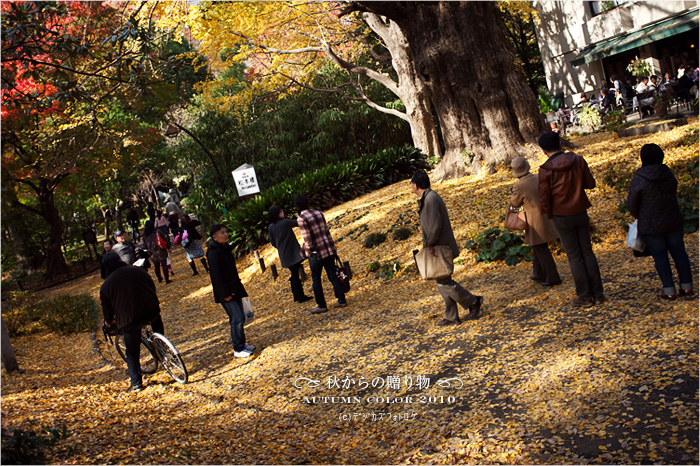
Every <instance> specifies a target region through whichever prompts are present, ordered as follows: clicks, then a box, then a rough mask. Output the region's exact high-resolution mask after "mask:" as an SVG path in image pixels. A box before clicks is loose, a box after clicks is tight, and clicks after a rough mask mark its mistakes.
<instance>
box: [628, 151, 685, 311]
mask: <svg viewBox="0 0 700 466" xmlns="http://www.w3.org/2000/svg"><path fill="white" fill-rule="evenodd" d="M640 158H641V160H642V167H641V168H640V169H638V170H637V172H636V173H635V175H634V178H632V182H631V183H630V190H629V193H628V195H627V207H628V208H629V211H630V214H632V216H633V217H634V218H636V219H637V231H638V232H639V235H640V236H641V238H642V240H644V243H645V244H646V245H647V248H648V249H649V252H650V253H651V256H652V257H653V258H654V265H655V266H656V271H657V272H658V274H659V278H661V283H662V286H663V288H662V290H661V294H660V295H659V297H660V298H661V299H667V300H673V299H676V297H677V296H678V295H677V294H676V287H675V285H674V283H673V272H672V271H671V263H670V261H669V260H668V254H669V253H670V254H671V257H672V258H673V262H675V264H676V270H677V271H678V279H679V282H680V286H681V289H680V295H681V296H692V295H693V274H692V271H691V268H690V259H689V258H688V253H687V252H686V250H685V244H684V243H683V224H684V223H685V220H684V219H683V214H682V213H681V209H680V207H679V206H678V198H677V193H676V191H677V188H678V181H676V177H675V176H673V172H671V169H670V168H668V166H666V165H665V164H664V163H663V161H664V152H663V150H662V149H661V147H659V146H658V145H656V144H645V145H644V146H642V150H641V152H640Z"/></svg>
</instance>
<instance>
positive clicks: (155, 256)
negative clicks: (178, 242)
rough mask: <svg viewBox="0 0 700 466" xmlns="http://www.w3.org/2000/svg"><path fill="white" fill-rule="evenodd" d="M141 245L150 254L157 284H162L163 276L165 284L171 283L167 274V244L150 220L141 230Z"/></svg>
mask: <svg viewBox="0 0 700 466" xmlns="http://www.w3.org/2000/svg"><path fill="white" fill-rule="evenodd" d="M143 243H144V245H145V246H146V249H148V251H149V252H150V253H151V260H152V261H153V265H154V267H153V268H154V271H155V273H156V278H158V283H163V276H165V283H166V284H168V283H170V282H172V280H170V276H169V274H168V265H167V260H168V242H167V241H166V240H165V238H163V235H162V234H161V232H160V230H157V229H156V228H155V227H154V225H153V221H152V220H147V221H146V224H145V226H144V229H143ZM161 269H163V276H161V273H160V271H161Z"/></svg>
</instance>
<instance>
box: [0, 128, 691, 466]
mask: <svg viewBox="0 0 700 466" xmlns="http://www.w3.org/2000/svg"><path fill="white" fill-rule="evenodd" d="M697 139H698V119H697V117H695V118H691V119H690V124H689V125H687V126H683V127H679V128H676V129H674V130H672V131H668V132H664V133H657V134H652V135H648V136H640V137H630V138H618V137H616V136H614V135H611V134H609V133H596V134H593V135H587V136H576V137H572V138H571V141H572V142H573V143H574V144H575V145H576V146H577V148H576V149H575V151H576V152H578V153H580V154H581V155H584V156H585V157H586V159H587V161H588V163H589V165H590V166H591V169H592V171H593V173H594V176H595V177H596V179H597V181H598V186H597V187H596V188H595V189H594V190H592V191H591V193H590V198H591V201H592V203H593V207H592V208H591V209H590V210H589V215H590V217H591V219H592V223H593V225H594V232H593V236H594V241H595V242H594V250H595V252H596V255H597V257H598V261H599V263H600V268H601V272H602V276H603V281H604V286H605V290H606V296H607V297H608V300H607V301H606V302H605V303H604V304H601V305H597V306H595V307H592V308H588V309H582V308H577V307H574V306H572V305H571V304H570V302H571V300H572V298H574V292H573V283H572V280H571V275H570V273H569V268H568V264H567V262H566V257H565V255H564V254H557V255H555V259H556V262H557V265H558V267H559V270H560V273H561V274H562V277H563V280H564V283H563V284H562V285H561V286H558V287H554V288H549V289H545V288H543V287H542V286H540V285H539V284H537V283H534V282H532V281H531V280H529V279H528V277H529V276H530V272H531V264H530V263H529V262H525V263H520V264H518V265H516V266H512V267H509V266H506V265H504V264H503V263H502V262H498V263H490V264H484V263H476V262H475V261H474V254H473V253H472V252H471V251H468V250H463V251H462V254H461V255H460V258H459V260H458V261H457V263H456V272H455V276H454V278H455V279H456V280H457V281H458V282H460V283H462V284H463V285H465V287H467V288H468V289H469V290H471V291H472V292H474V293H475V294H479V295H483V296H484V307H483V311H484V315H483V317H481V318H480V319H478V320H475V321H468V322H464V323H462V324H461V325H460V326H457V327H449V328H443V327H438V326H436V325H435V324H436V322H437V321H438V320H439V319H440V318H441V317H442V312H443V308H442V306H443V305H442V299H441V298H440V296H439V295H438V293H437V290H436V288H435V284H434V283H432V282H425V281H421V280H420V278H419V277H418V276H417V274H416V271H415V268H414V266H413V265H412V263H413V259H412V255H411V250H412V249H414V248H417V247H418V246H419V245H420V233H419V231H418V222H417V215H416V198H415V197H414V196H413V195H412V194H411V193H410V189H409V186H408V181H404V182H400V183H397V184H395V185H392V186H388V187H386V188H383V189H381V190H378V191H375V192H373V193H371V194H368V195H365V196H362V197H360V198H357V199H355V200H353V201H351V202H348V203H345V204H342V205H339V206H336V207H334V208H333V209H330V210H329V211H327V212H326V217H327V219H328V221H329V224H330V225H331V232H332V234H333V235H334V237H335V238H336V241H337V246H338V250H339V254H340V256H341V259H342V260H345V261H349V262H350V265H351V267H352V271H353V273H354V277H353V280H352V290H351V291H350V293H349V294H348V302H349V306H348V307H347V308H345V309H339V310H330V311H329V312H328V313H326V314H322V315H311V314H309V312H308V310H309V309H310V308H312V307H313V301H310V302H309V303H305V304H297V303H293V302H292V299H291V294H290V292H289V290H288V284H289V283H288V281H287V277H288V272H287V271H286V270H284V269H281V272H280V278H278V279H277V280H273V279H272V277H271V273H270V266H271V265H272V264H277V267H278V268H279V260H278V259H277V255H276V252H275V251H274V249H272V248H271V247H270V246H269V245H266V246H265V247H262V248H261V249H260V253H261V256H262V257H263V258H264V261H265V264H266V265H267V270H266V271H265V272H261V270H260V267H259V264H258V262H257V261H256V260H254V258H253V257H252V256H246V257H243V258H241V259H240V260H239V261H238V269H239V272H240V274H241V277H242V279H243V281H244V284H245V286H246V288H247V290H248V293H249V294H250V296H251V300H252V302H253V305H254V307H255V312H256V316H257V318H256V320H255V321H254V322H253V323H251V324H249V325H248V326H247V328H246V333H247V337H248V340H249V342H250V343H252V344H255V345H256V346H257V349H256V351H255V353H254V355H253V357H251V358H248V359H236V358H234V357H233V348H232V347H231V343H230V337H229V332H228V322H227V319H226V318H225V314H224V311H223V309H222V308H221V306H220V305H218V304H216V303H214V302H213V299H212V294H211V284H210V281H209V278H208V276H207V275H206V274H203V273H202V274H200V275H199V276H196V277H193V276H191V271H190V269H189V267H188V266H187V263H186V260H185V258H184V253H183V251H182V249H176V250H175V252H174V268H175V271H176V275H175V277H174V279H175V281H174V283H172V284H170V285H157V287H158V293H159V296H160V299H161V303H162V310H163V320H164V322H165V327H166V334H167V335H168V337H169V338H170V339H171V340H172V341H173V342H174V343H175V345H176V346H177V347H178V348H179V349H180V351H181V353H182V356H183V359H184V361H185V362H186V364H187V366H188V368H189V372H190V380H189V383H188V384H186V385H179V384H177V383H175V382H173V381H172V380H171V379H170V378H169V376H168V375H167V374H166V373H165V372H163V371H159V372H158V373H156V374H155V375H153V376H146V377H145V384H146V388H145V390H144V391H143V392H141V393H138V394H133V393H127V392H126V391H125V390H126V388H127V386H128V378H127V375H126V369H125V366H124V365H123V363H121V362H120V361H119V360H118V359H116V353H115V351H114V349H113V348H111V347H110V346H109V345H108V344H106V343H105V342H104V340H103V339H102V336H101V334H99V333H98V334H97V335H96V336H95V335H92V336H91V335H90V333H82V334H75V335H70V336H60V335H57V334H45V333H44V334H33V335H27V336H23V337H17V338H14V339H13V345H14V347H15V350H16V352H17V356H18V359H19V363H20V366H21V367H22V368H23V369H24V373H22V374H17V373H13V374H7V373H6V372H4V371H3V373H2V426H3V428H10V427H16V426H20V427H29V426H31V425H32V424H31V423H34V424H33V425H47V426H60V425H65V426H66V429H67V435H66V437H64V438H62V439H61V440H59V441H58V442H57V443H56V444H55V445H54V446H51V447H49V449H48V450H47V452H46V455H47V460H48V462H50V463H61V464H110V463H132V464H166V463H175V464H184V463H191V464H227V463H228V464H261V463H262V464H285V463H291V464H311V463H336V464H341V463H342V464H348V463H349V464H395V463H409V464H412V463H423V464H425V463H428V464H442V463H446V464H450V463H452V464H454V463H465V464H484V463H486V464H533V463H545V464H589V463H602V464H652V463H659V464H698V299H697V295H696V297H694V298H693V299H687V300H678V301H675V302H666V301H661V300H659V299H658V298H657V292H658V291H659V289H660V282H659V279H658V276H657V274H656V271H655V269H654V266H653V260H652V259H651V258H649V257H646V258H635V257H633V255H632V253H631V250H630V249H628V248H627V247H626V245H625V236H626V230H625V225H626V223H627V221H630V219H629V216H628V214H626V213H623V212H620V211H619V210H618V206H619V205H620V204H621V203H623V202H624V199H625V194H626V193H624V192H621V191H622V190H620V189H619V183H620V181H619V180H617V179H616V176H615V174H616V173H619V172H621V171H622V169H623V168H625V167H627V168H628V169H629V170H633V168H634V167H636V166H638V154H639V149H640V148H641V146H642V145H643V144H645V143H647V142H656V143H658V144H660V145H661V146H662V147H663V148H664V149H665V151H666V154H667V158H666V162H667V163H669V164H671V163H681V164H686V165H687V164H690V163H692V162H697V159H698V142H697ZM543 161H544V157H543V156H541V155H539V154H538V153H537V152H536V151H534V149H533V154H532V158H531V164H532V166H533V167H532V168H533V172H535V173H536V172H537V167H538V166H539V165H540V164H541V163H542V162H543ZM513 183H514V178H513V177H512V175H511V174H510V171H509V170H507V169H501V170H499V171H497V172H496V173H495V174H493V175H490V176H475V177H467V178H461V179H455V180H450V181H447V182H442V183H436V184H435V185H434V186H433V188H434V189H435V190H436V191H437V192H438V193H439V194H441V195H442V196H443V198H444V199H445V201H446V203H447V206H448V209H449V211H450V215H451V220H452V225H453V227H454V230H455V234H456V237H457V240H458V243H459V244H460V245H464V244H465V243H466V242H467V240H468V239H470V238H471V237H473V236H474V235H476V234H477V233H479V232H481V231H483V230H485V229H486V228H488V227H489V226H495V225H498V224H499V223H502V216H503V214H504V212H505V207H506V205H507V202H508V197H509V192H510V187H511V185H512V184H513ZM695 202H697V199H696V200H695ZM399 226H409V227H411V228H413V229H414V234H413V236H411V237H410V238H408V239H407V240H404V241H395V240H393V239H392V237H391V235H388V239H387V241H386V242H385V243H383V244H381V245H379V246H376V247H374V248H372V249H366V248H364V247H363V240H364V238H365V237H366V234H367V233H373V232H387V231H389V230H392V229H395V228H397V227H399ZM685 242H686V246H687V248H688V252H689V255H690V257H691V262H692V265H693V272H694V277H695V285H696V289H697V274H698V235H697V233H692V234H688V235H686V237H685ZM374 261H380V263H383V261H387V262H386V263H387V264H388V267H392V266H393V264H394V263H396V262H398V263H399V264H400V265H401V270H400V271H399V272H398V273H397V274H396V276H395V277H394V278H390V279H385V277H382V276H377V273H376V272H369V271H368V265H369V263H370V262H374ZM199 268H200V270H201V265H200V266H199ZM307 272H308V266H307ZM387 272H388V271H387ZM385 276H386V275H385ZM100 284H101V280H100V277H99V272H96V273H93V274H91V275H88V276H85V277H83V278H79V279H76V280H74V281H72V282H69V283H67V284H64V285H61V286H59V287H56V288H53V289H50V290H46V291H44V292H43V293H45V294H46V295H47V296H55V295H59V294H66V293H71V294H74V293H89V294H91V295H93V296H95V297H97V293H98V290H99V286H100ZM325 287H326V296H327V298H329V302H330V303H332V302H333V300H332V299H330V298H331V297H332V291H331V289H330V286H329V284H328V283H327V281H326V282H325ZM305 288H306V292H307V294H311V285H310V281H307V282H306V283H305ZM393 377H397V378H398V379H395V378H393ZM387 378H389V379H388V380H389V385H387ZM329 380H331V381H333V380H337V381H338V385H333V384H330V386H329ZM397 382H398V383H397ZM428 382H429V383H428ZM380 385H384V386H381V387H380ZM398 400H401V402H398V403H392V402H388V401H398Z"/></svg>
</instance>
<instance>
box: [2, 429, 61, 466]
mask: <svg viewBox="0 0 700 466" xmlns="http://www.w3.org/2000/svg"><path fill="white" fill-rule="evenodd" d="M65 437H66V426H65V425H61V426H60V427H49V426H43V427H41V428H39V431H38V432H34V431H33V430H22V429H19V428H17V427H12V428H10V429H4V428H3V429H2V462H3V463H4V464H44V461H45V460H46V457H45V454H44V449H45V448H46V447H48V446H51V445H54V444H56V442H58V441H59V440H60V439H62V438H65Z"/></svg>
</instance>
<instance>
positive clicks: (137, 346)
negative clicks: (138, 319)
mask: <svg viewBox="0 0 700 466" xmlns="http://www.w3.org/2000/svg"><path fill="white" fill-rule="evenodd" d="M151 328H152V329H153V331H154V332H156V333H160V334H161V335H165V326H164V325H163V319H161V318H160V316H158V318H157V319H156V320H154V321H153V322H152V323H151ZM122 337H123V338H124V343H125V344H126V366H127V368H128V369H129V379H131V386H132V387H135V386H138V385H141V384H142V381H141V327H140V326H139V327H136V328H133V329H131V330H129V331H126V332H122Z"/></svg>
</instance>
